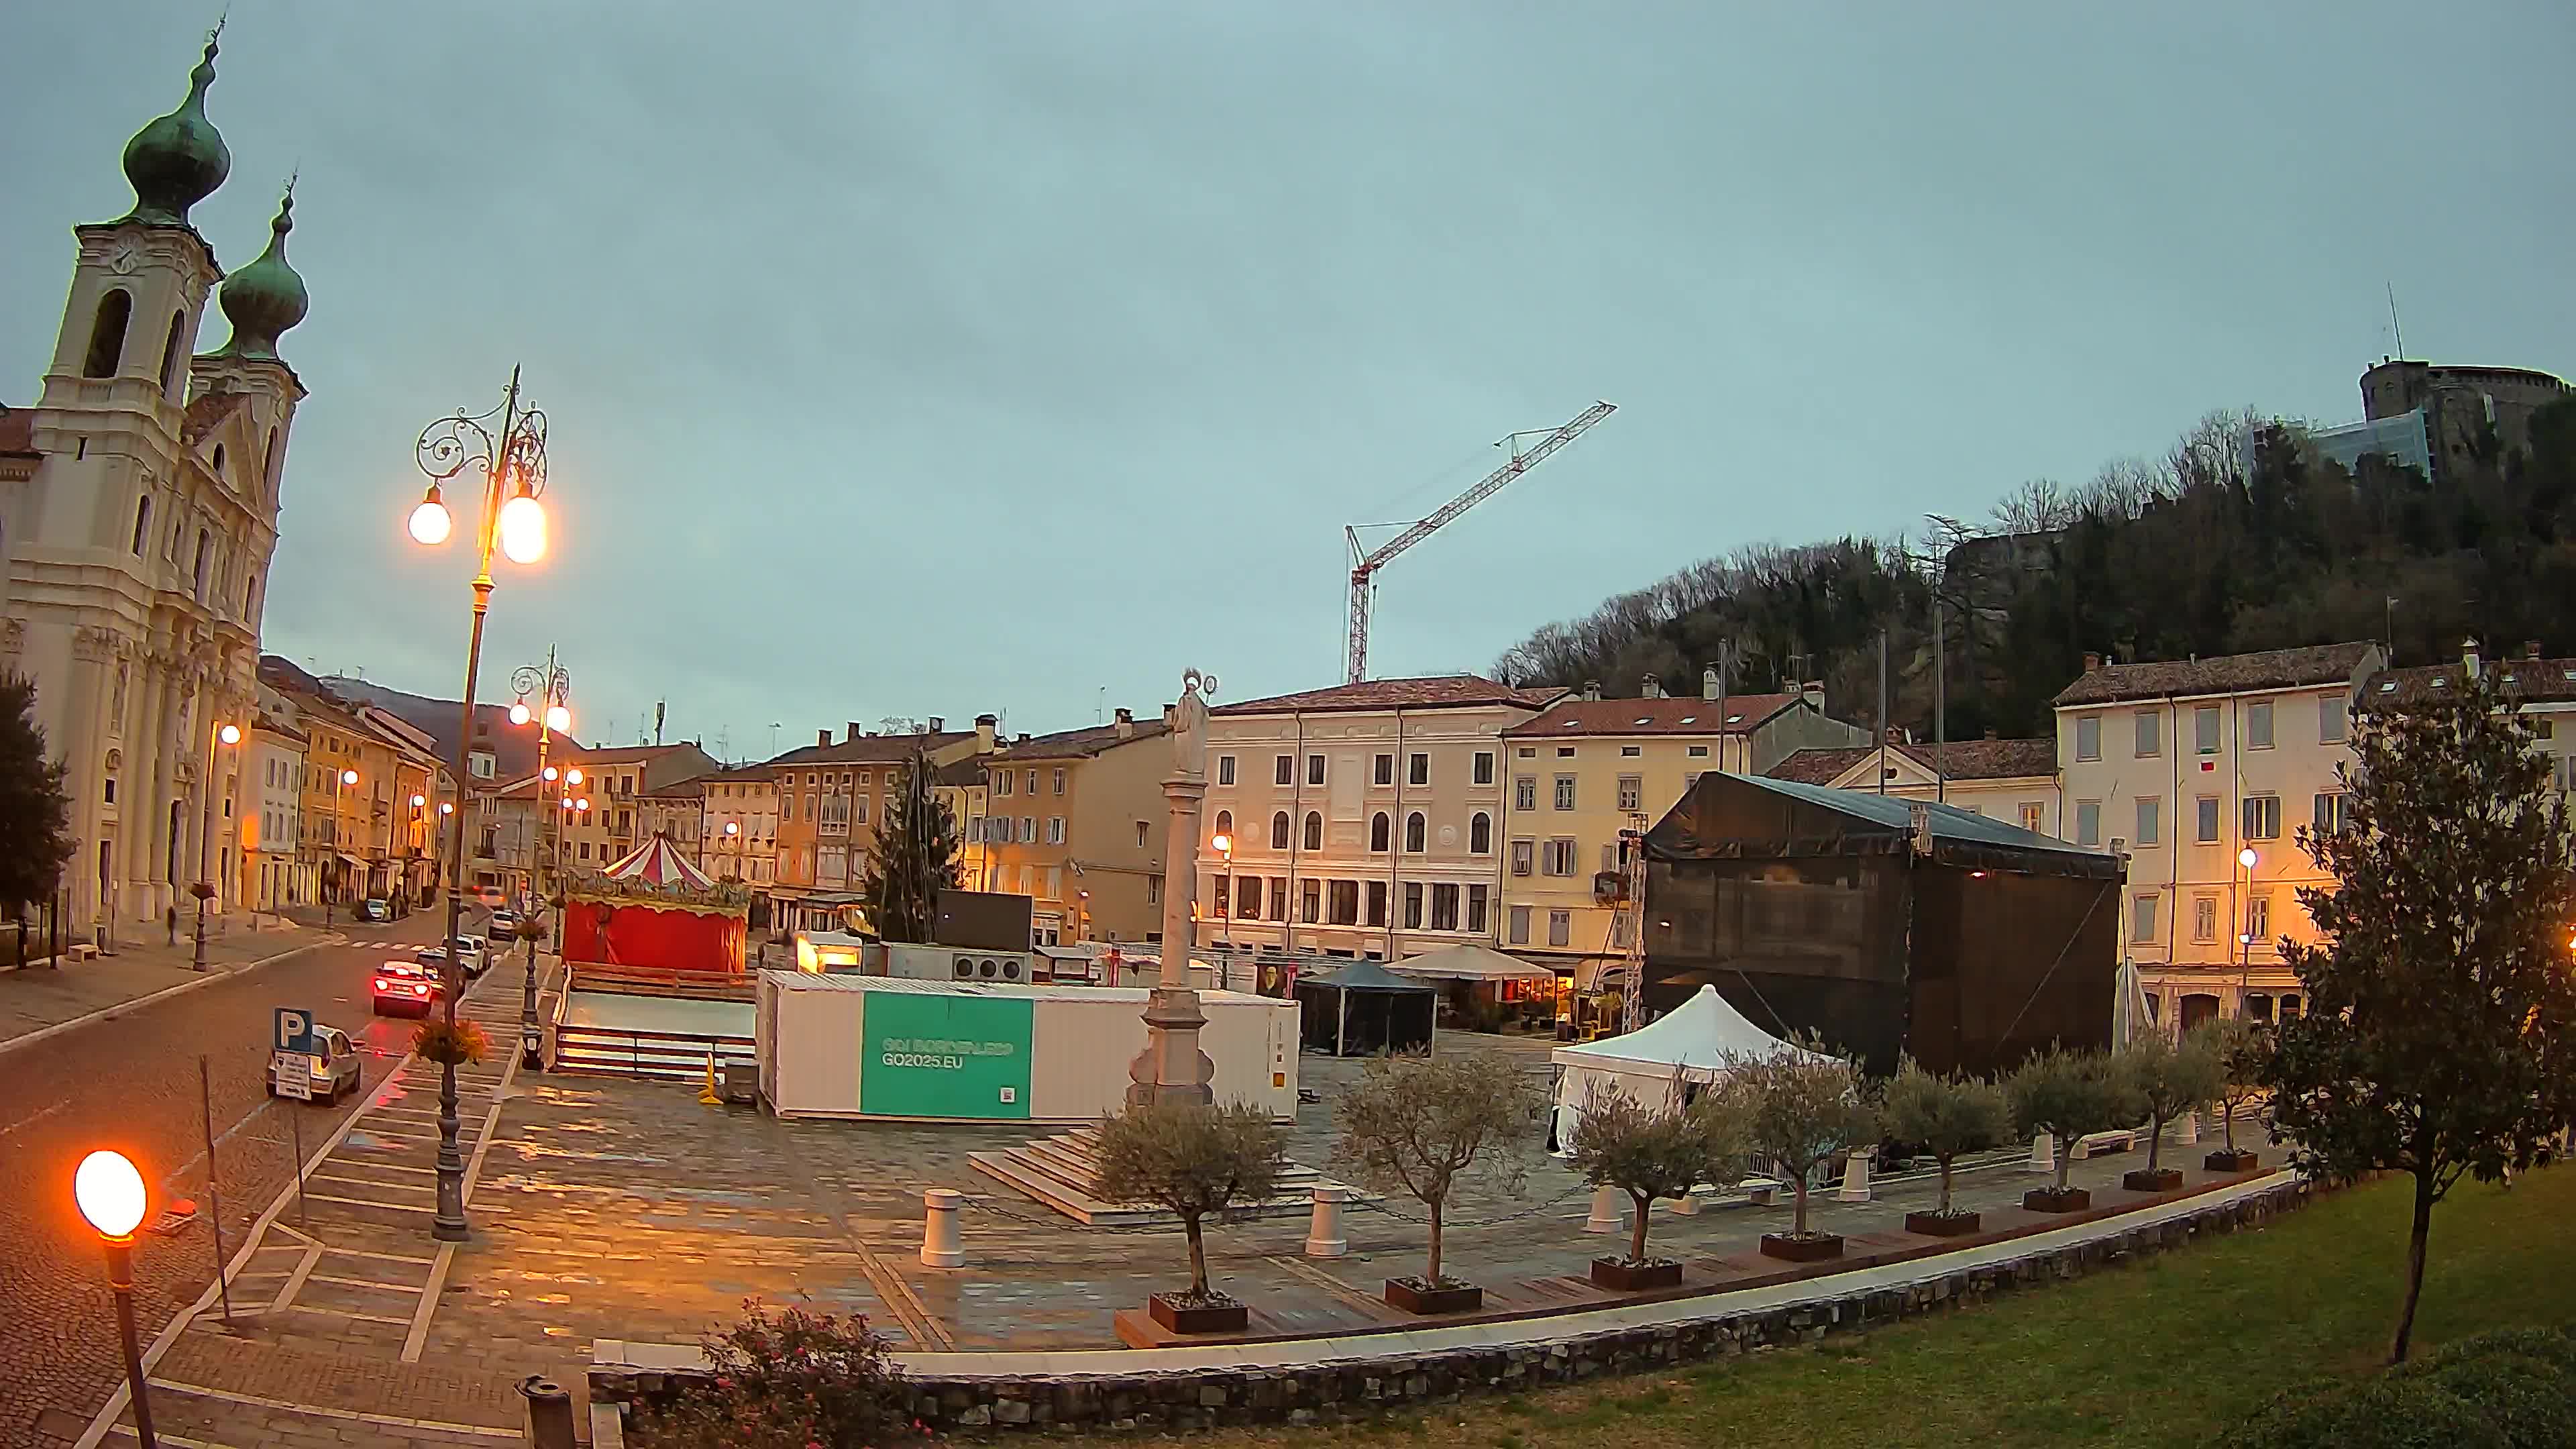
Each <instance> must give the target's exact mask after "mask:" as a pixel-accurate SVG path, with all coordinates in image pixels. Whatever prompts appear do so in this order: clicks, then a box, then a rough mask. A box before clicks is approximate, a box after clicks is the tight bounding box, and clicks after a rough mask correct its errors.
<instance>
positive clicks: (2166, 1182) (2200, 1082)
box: [2120, 1031, 2227, 1192]
mask: <svg viewBox="0 0 2576 1449" xmlns="http://www.w3.org/2000/svg"><path fill="white" fill-rule="evenodd" d="M2120 1055H2121V1057H2122V1058H2123V1059H2124V1060H2123V1061H2122V1063H2121V1069H2122V1070H2123V1071H2124V1072H2125V1073H2126V1074H2127V1076H2128V1079H2129V1082H2130V1084H2131V1086H2132V1087H2133V1089H2134V1090H2135V1092H2136V1094H2137V1099H2138V1101H2139V1102H2140V1103H2141V1104H2142V1105H2143V1106H2144V1107H2145V1109H2146V1114H2147V1165H2146V1166H2144V1167H2141V1168H2136V1169H2134V1170H2132V1171H2129V1172H2126V1173H2123V1174H2121V1177H2120V1186H2122V1187H2125V1188H2127V1189H2128V1190H2129V1191H2131V1192H2171V1191H2173V1190H2174V1189H2175V1188H2178V1187H2180V1186H2182V1169H2181V1168H2178V1167H2165V1166H2162V1165H2161V1158H2162V1154H2163V1151H2164V1145H2165V1124H2166V1123H2168V1122H2171V1121H2172V1120H2174V1119H2175V1118H2176V1117H2179V1116H2181V1115H2182V1114H2183V1113H2185V1112H2189V1111H2192V1110H2194V1109H2196V1108H2198V1107H2199V1106H2200V1105H2201V1104H2202V1103H2204V1102H2208V1101H2211V1100H2213V1099H2215V1098H2216V1097H2218V1096H2219V1095H2220V1094H2221V1093H2222V1092H2224V1091H2225V1090H2226V1089H2227V1068H2226V1066H2225V1065H2224V1064H2223V1063H2221V1062H2220V1061H2219V1059H2218V1048H2217V1045H2216V1044H2215V1043H2214V1042H2212V1041H2211V1040H2210V1039H2209V1037H2208V1034H2207V1033H2205V1032H2197V1031H2196V1032H2192V1033H2191V1034H2189V1035H2188V1036H2185V1037H2184V1038H2183V1039H2182V1040H2180V1041H2176V1040H2174V1039H2173V1038H2172V1037H2169V1036H2166V1035H2165V1034H2164V1033H2162V1032H2157V1031H2151V1032H2148V1033H2146V1034H2145V1035H2142V1036H2140V1037H2138V1038H2137V1039H2136V1040H2135V1041H2132V1042H2130V1043H2129V1044H2128V1046H2126V1047H2124V1048H2122V1049H2121V1052H2120Z"/></svg>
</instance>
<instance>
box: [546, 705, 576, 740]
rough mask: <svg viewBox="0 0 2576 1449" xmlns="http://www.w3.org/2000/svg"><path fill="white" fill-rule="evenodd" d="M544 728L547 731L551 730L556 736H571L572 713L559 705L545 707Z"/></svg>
mask: <svg viewBox="0 0 2576 1449" xmlns="http://www.w3.org/2000/svg"><path fill="white" fill-rule="evenodd" d="M546 728H547V729H550V730H553V731H554V732H555V733H556V734H559V735H568V734H571V733H572V711H571V710H568V709H566V708H564V707H563V706H562V705H559V704H557V705H549V706H547V707H546Z"/></svg>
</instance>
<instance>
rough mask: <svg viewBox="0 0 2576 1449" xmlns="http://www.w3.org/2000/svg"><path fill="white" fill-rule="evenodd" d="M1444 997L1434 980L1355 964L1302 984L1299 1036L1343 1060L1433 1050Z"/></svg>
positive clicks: (1299, 989)
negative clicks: (1436, 1018)
mask: <svg viewBox="0 0 2576 1449" xmlns="http://www.w3.org/2000/svg"><path fill="white" fill-rule="evenodd" d="M1439 997H1440V993H1439V992H1438V991H1437V990H1436V989H1434V988H1433V987H1432V986H1431V985H1430V983H1428V982H1423V981H1413V980H1409V979H1407V978H1405V977H1402V976H1398V975H1396V974H1395V973H1394V972H1391V971H1389V970H1387V969H1386V968H1384V967H1382V966H1380V965H1378V964H1377V963H1376V962H1374V961H1354V962H1352V963H1351V964H1350V965H1348V966H1345V967H1343V968H1342V969H1341V970H1339V971H1333V972H1328V973H1326V974H1325V975H1322V976H1311V977H1306V978H1303V979H1301V980H1299V981H1298V983H1297V1020H1298V1036H1299V1037H1300V1039H1301V1040H1302V1041H1303V1043H1304V1045H1305V1046H1306V1048H1307V1049H1308V1050H1310V1051H1320V1052H1328V1053H1330V1054H1332V1055H1334V1056H1337V1057H1372V1056H1376V1055H1377V1054H1379V1053H1380V1052H1404V1053H1413V1052H1427V1051H1429V1050H1431V1018H1432V1014H1433V1012H1434V1011H1435V1010H1437V1007H1438V1002H1439Z"/></svg>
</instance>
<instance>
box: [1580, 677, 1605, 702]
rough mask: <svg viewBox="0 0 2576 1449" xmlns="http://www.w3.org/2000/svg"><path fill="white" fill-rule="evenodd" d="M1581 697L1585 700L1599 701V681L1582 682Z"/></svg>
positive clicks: (1588, 680)
mask: <svg viewBox="0 0 2576 1449" xmlns="http://www.w3.org/2000/svg"><path fill="white" fill-rule="evenodd" d="M1583 697H1584V698H1585V699H1599V698H1600V697H1601V681H1600V680H1597V679H1587V680H1585V681H1583Z"/></svg>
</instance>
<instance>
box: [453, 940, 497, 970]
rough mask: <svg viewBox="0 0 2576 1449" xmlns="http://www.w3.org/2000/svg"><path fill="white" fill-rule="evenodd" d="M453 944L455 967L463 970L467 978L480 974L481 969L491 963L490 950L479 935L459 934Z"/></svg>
mask: <svg viewBox="0 0 2576 1449" xmlns="http://www.w3.org/2000/svg"><path fill="white" fill-rule="evenodd" d="M455 945H456V969H458V970H460V971H462V972H464V973H465V976H466V979H467V980H472V979H473V978H475V977H477V976H480V975H482V974H483V969H484V968H485V967H487V966H490V965H491V964H492V952H491V950H490V948H489V947H488V946H487V945H486V943H485V942H484V939H483V938H482V937H481V936H459V937H457V938H456V942H455Z"/></svg>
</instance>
